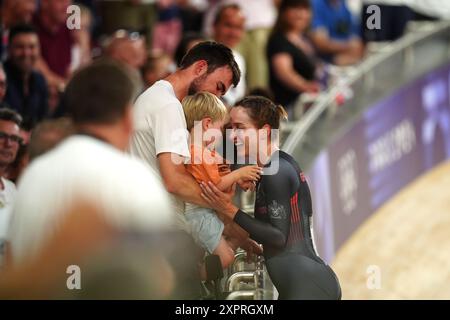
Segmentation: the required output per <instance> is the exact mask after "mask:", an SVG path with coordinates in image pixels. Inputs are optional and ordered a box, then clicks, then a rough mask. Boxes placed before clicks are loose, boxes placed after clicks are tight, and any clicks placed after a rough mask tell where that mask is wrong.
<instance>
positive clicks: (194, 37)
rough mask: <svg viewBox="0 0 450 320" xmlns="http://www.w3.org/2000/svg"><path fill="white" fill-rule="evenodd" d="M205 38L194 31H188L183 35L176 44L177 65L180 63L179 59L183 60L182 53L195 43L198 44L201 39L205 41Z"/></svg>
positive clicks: (175, 57)
mask: <svg viewBox="0 0 450 320" xmlns="http://www.w3.org/2000/svg"><path fill="white" fill-rule="evenodd" d="M205 40H206V38H205V37H204V36H203V35H202V34H200V33H195V32H188V33H185V34H184V35H183V37H182V38H181V40H180V42H179V43H178V46H177V48H176V50H175V56H174V59H175V63H176V65H177V67H179V66H180V65H181V60H183V57H184V55H185V54H186V53H187V52H188V51H189V50H191V48H193V47H194V46H195V45H196V44H199V43H200V42H202V41H205Z"/></svg>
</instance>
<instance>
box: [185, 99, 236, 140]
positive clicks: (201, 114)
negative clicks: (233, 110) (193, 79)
mask: <svg viewBox="0 0 450 320" xmlns="http://www.w3.org/2000/svg"><path fill="white" fill-rule="evenodd" d="M181 104H182V105H183V110H184V115H185V116H186V124H187V129H188V130H189V131H190V130H191V129H192V128H193V127H194V123H195V121H202V120H203V119H204V118H206V117H210V118H211V120H212V121H213V122H215V121H220V120H225V119H226V118H227V116H228V109H227V107H225V105H224V104H223V102H222V101H221V100H220V99H219V98H217V97H216V96H215V95H213V94H212V93H209V92H197V93H196V94H194V95H192V96H187V97H186V98H184V99H183V101H182V102H181Z"/></svg>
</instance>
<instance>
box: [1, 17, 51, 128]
mask: <svg viewBox="0 0 450 320" xmlns="http://www.w3.org/2000/svg"><path fill="white" fill-rule="evenodd" d="M39 50H40V46H39V38H38V35H37V33H36V30H35V29H34V28H33V27H31V26H29V25H19V26H16V27H14V28H13V29H11V31H10V34H9V47H8V60H7V61H6V62H5V65H4V69H5V72H6V76H7V80H8V86H7V89H6V96H5V101H6V102H7V104H8V105H9V106H10V107H11V108H12V109H13V110H15V111H17V112H18V113H20V114H21V116H22V118H23V127H25V128H27V129H30V128H32V127H33V126H34V125H35V124H36V123H37V122H38V121H40V120H42V119H43V118H45V117H46V116H47V114H48V102H47V101H48V90H47V82H46V81H45V78H44V76H43V75H42V74H41V73H40V72H39V71H36V70H35V65H36V62H37V60H38V58H39Z"/></svg>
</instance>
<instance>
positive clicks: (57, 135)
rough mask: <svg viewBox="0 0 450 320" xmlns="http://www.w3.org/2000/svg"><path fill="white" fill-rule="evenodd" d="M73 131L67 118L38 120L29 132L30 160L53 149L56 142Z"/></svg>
mask: <svg viewBox="0 0 450 320" xmlns="http://www.w3.org/2000/svg"><path fill="white" fill-rule="evenodd" d="M74 133H75V128H74V127H73V124H72V121H71V119H69V118H59V119H48V120H44V121H42V122H40V123H39V124H38V125H37V126H36V127H35V128H34V129H33V131H32V132H31V137H30V143H29V145H28V146H29V154H30V161H31V160H33V159H35V158H37V157H38V156H40V155H42V154H44V153H46V152H47V151H49V150H51V149H53V148H54V147H55V146H56V145H57V144H58V143H60V142H61V141H62V140H64V139H65V138H67V137H69V136H70V135H72V134H74Z"/></svg>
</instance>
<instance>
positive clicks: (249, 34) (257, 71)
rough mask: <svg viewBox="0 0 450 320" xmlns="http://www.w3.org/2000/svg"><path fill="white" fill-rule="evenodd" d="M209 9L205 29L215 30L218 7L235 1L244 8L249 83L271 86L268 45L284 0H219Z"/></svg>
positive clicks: (242, 45) (244, 50) (243, 44)
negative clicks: (214, 23)
mask: <svg viewBox="0 0 450 320" xmlns="http://www.w3.org/2000/svg"><path fill="white" fill-rule="evenodd" d="M211 2H212V3H213V4H212V5H211V7H210V9H209V10H208V12H207V13H206V16H205V22H204V33H205V34H206V35H208V36H209V35H211V34H212V26H213V21H214V17H215V15H216V12H217V10H218V9H219V8H220V7H221V6H222V5H224V4H229V3H234V4H237V5H239V7H240V8H241V9H242V11H243V12H244V16H245V30H246V33H245V36H244V38H243V39H242V41H241V43H240V45H239V48H238V51H239V52H240V53H241V54H242V56H243V57H244V59H245V62H246V67H247V72H246V73H247V87H248V88H249V89H252V88H254V87H267V85H268V77H269V71H268V62H267V56H266V45H267V40H268V38H269V35H270V32H271V30H272V27H273V24H274V23H275V19H276V15H277V10H276V7H277V4H278V3H279V2H280V0H218V1H217V0H215V1H211Z"/></svg>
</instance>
